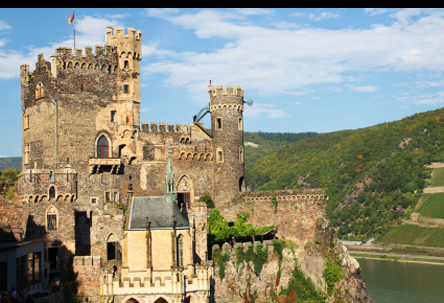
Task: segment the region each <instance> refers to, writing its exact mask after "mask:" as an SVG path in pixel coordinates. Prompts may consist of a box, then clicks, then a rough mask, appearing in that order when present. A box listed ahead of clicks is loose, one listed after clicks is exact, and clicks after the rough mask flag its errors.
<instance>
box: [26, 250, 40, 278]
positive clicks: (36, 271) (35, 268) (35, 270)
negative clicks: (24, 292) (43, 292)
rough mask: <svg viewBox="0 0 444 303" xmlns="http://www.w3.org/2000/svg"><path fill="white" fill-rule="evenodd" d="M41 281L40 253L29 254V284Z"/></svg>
mask: <svg viewBox="0 0 444 303" xmlns="http://www.w3.org/2000/svg"><path fill="white" fill-rule="evenodd" d="M39 282H40V253H33V254H32V253H31V254H29V255H28V283H29V285H32V284H36V283H39Z"/></svg>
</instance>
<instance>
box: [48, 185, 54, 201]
mask: <svg viewBox="0 0 444 303" xmlns="http://www.w3.org/2000/svg"><path fill="white" fill-rule="evenodd" d="M51 198H55V188H54V186H51V187H50V188H49V199H51Z"/></svg>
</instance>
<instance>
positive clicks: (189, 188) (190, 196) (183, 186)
mask: <svg viewBox="0 0 444 303" xmlns="http://www.w3.org/2000/svg"><path fill="white" fill-rule="evenodd" d="M176 188H177V203H178V205H179V209H180V210H181V211H182V212H184V211H187V210H188V209H190V208H191V206H192V203H193V201H194V186H193V182H191V179H190V178H189V177H188V176H186V175H184V176H182V178H180V180H179V183H178V184H177V187H176Z"/></svg>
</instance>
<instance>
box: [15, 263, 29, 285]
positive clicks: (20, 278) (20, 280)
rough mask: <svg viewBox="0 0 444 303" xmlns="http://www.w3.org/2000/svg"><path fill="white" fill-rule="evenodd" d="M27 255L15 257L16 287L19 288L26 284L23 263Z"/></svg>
mask: <svg viewBox="0 0 444 303" xmlns="http://www.w3.org/2000/svg"><path fill="white" fill-rule="evenodd" d="M26 258H27V256H26V255H25V256H21V257H18V258H17V289H18V290H21V289H23V288H25V287H26V286H27V283H26V282H27V281H26V273H25V270H26V268H25V264H26Z"/></svg>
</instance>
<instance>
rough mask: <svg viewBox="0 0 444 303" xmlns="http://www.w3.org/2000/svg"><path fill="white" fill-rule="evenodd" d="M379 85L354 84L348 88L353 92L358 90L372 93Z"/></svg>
mask: <svg viewBox="0 0 444 303" xmlns="http://www.w3.org/2000/svg"><path fill="white" fill-rule="evenodd" d="M378 88H379V87H375V86H371V85H368V86H354V87H351V88H350V90H351V91H354V92H360V93H373V92H374V91H375V90H377V89H378Z"/></svg>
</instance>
